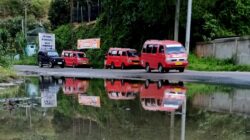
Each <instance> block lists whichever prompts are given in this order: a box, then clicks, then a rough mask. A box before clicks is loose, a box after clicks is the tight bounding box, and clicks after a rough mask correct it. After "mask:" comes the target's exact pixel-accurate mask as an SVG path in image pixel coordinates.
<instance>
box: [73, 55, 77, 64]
mask: <svg viewBox="0 0 250 140" xmlns="http://www.w3.org/2000/svg"><path fill="white" fill-rule="evenodd" d="M72 64H75V65H78V63H77V54H76V53H73V57H72Z"/></svg>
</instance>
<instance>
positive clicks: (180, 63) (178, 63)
mask: <svg viewBox="0 0 250 140" xmlns="http://www.w3.org/2000/svg"><path fill="white" fill-rule="evenodd" d="M182 64H183V63H182V62H175V65H182Z"/></svg>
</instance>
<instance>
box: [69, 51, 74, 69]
mask: <svg viewBox="0 0 250 140" xmlns="http://www.w3.org/2000/svg"><path fill="white" fill-rule="evenodd" d="M68 60H69V62H68V63H69V65H70V66H73V52H70V53H69V58H68Z"/></svg>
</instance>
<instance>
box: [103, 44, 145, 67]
mask: <svg viewBox="0 0 250 140" xmlns="http://www.w3.org/2000/svg"><path fill="white" fill-rule="evenodd" d="M104 65H105V68H111V69H114V68H121V69H125V68H127V67H133V66H134V67H139V66H140V58H139V56H138V53H137V51H136V50H135V49H129V48H110V49H109V51H108V54H106V56H105V60H104Z"/></svg>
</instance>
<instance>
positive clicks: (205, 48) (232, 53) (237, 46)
mask: <svg viewBox="0 0 250 140" xmlns="http://www.w3.org/2000/svg"><path fill="white" fill-rule="evenodd" d="M195 54H196V55H197V56H198V57H215V58H218V59H234V60H235V62H236V63H237V64H249V65H250V61H249V60H250V37H234V38H223V39H215V40H213V41H211V42H206V43H204V42H203V43H197V45H196V47H195Z"/></svg>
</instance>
